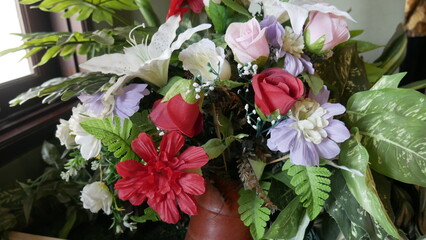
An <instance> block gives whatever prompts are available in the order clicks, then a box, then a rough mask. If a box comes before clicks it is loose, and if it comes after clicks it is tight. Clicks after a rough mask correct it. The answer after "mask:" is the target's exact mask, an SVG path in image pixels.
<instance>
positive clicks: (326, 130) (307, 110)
mask: <svg viewBox="0 0 426 240" xmlns="http://www.w3.org/2000/svg"><path fill="white" fill-rule="evenodd" d="M329 94H330V92H329V91H328V90H327V88H325V87H324V88H323V89H322V90H321V91H320V92H319V93H318V94H317V95H314V94H313V93H312V92H310V93H309V98H306V99H303V100H301V101H298V102H296V103H295V104H294V106H293V107H292V108H291V111H290V112H289V118H288V119H286V120H283V121H282V122H280V123H279V124H277V126H275V127H274V128H273V129H271V130H270V131H269V134H270V136H271V137H270V138H269V139H268V142H267V145H268V147H269V149H271V150H272V151H280V152H284V153H285V152H288V151H290V161H291V162H292V163H294V164H298V165H305V166H314V165H317V166H318V165H319V159H320V157H321V158H325V159H332V158H334V157H336V156H337V155H338V154H339V153H340V148H339V145H338V144H337V143H341V142H344V141H345V140H346V139H348V138H349V137H350V133H349V130H348V129H347V128H346V127H345V124H344V123H343V122H341V121H339V120H336V119H333V117H334V116H335V115H339V114H342V113H344V112H345V107H344V106H343V105H341V104H339V103H328V102H327V100H328V97H329Z"/></svg>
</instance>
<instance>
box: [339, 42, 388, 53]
mask: <svg viewBox="0 0 426 240" xmlns="http://www.w3.org/2000/svg"><path fill="white" fill-rule="evenodd" d="M350 44H356V46H357V49H358V52H359V53H364V52H368V51H372V50H374V49H377V48H381V47H383V46H382V45H377V44H374V43H371V42H366V41H361V40H348V41H346V42H344V43H342V44H340V45H339V47H341V46H346V45H350Z"/></svg>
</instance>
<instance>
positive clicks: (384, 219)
mask: <svg viewBox="0 0 426 240" xmlns="http://www.w3.org/2000/svg"><path fill="white" fill-rule="evenodd" d="M368 160H369V156H368V152H367V150H366V149H365V148H364V146H362V145H361V143H360V142H358V141H357V139H356V138H355V137H351V138H350V139H349V140H348V141H346V142H344V143H343V144H342V146H341V152H340V160H339V163H340V164H342V165H344V166H346V167H348V168H351V169H356V170H358V171H360V172H361V173H362V174H363V175H364V176H358V175H355V174H353V173H351V172H348V171H342V174H343V177H344V178H345V180H346V184H347V186H348V188H349V190H350V191H351V193H352V195H353V196H354V197H355V199H356V200H357V201H358V203H359V204H360V205H361V206H362V207H363V208H364V209H365V210H366V211H367V212H368V213H369V214H370V215H371V216H373V218H374V219H375V220H376V221H377V222H378V223H379V224H380V225H381V226H382V227H383V229H385V230H386V232H387V233H388V234H390V235H392V236H393V237H396V238H398V236H399V235H398V230H397V229H396V228H395V226H394V225H393V223H392V220H391V219H390V218H389V216H388V214H387V212H386V209H385V208H384V206H383V204H382V202H381V200H380V198H379V195H378V193H377V191H376V186H375V183H374V179H373V177H372V175H371V172H370V168H369V167H368Z"/></svg>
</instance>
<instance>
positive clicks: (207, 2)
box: [203, 0, 222, 7]
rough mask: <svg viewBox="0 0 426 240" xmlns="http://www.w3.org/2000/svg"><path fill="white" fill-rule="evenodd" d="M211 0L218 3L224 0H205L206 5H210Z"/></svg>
mask: <svg viewBox="0 0 426 240" xmlns="http://www.w3.org/2000/svg"><path fill="white" fill-rule="evenodd" d="M210 1H213V2H214V3H216V4H220V3H221V2H222V1H221V0H203V3H204V6H206V7H208V6H210Z"/></svg>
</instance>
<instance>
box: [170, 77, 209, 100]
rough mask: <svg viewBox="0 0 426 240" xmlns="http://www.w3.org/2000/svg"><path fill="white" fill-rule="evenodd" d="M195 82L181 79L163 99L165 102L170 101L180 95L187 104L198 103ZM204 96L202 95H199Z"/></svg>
mask: <svg viewBox="0 0 426 240" xmlns="http://www.w3.org/2000/svg"><path fill="white" fill-rule="evenodd" d="M193 83H194V81H191V80H188V79H184V78H180V79H179V80H177V81H176V82H175V83H174V84H173V85H172V86H171V87H170V88H169V89H168V91H167V93H166V95H165V96H164V98H163V100H162V101H163V102H166V101H169V100H170V99H171V98H172V97H174V96H176V95H178V94H180V95H181V96H182V98H183V100H185V102H187V103H189V104H194V103H196V102H197V101H198V99H197V98H195V95H196V94H197V93H196V92H195V90H194V87H193V85H192V84H193ZM199 94H200V95H202V93H199Z"/></svg>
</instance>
